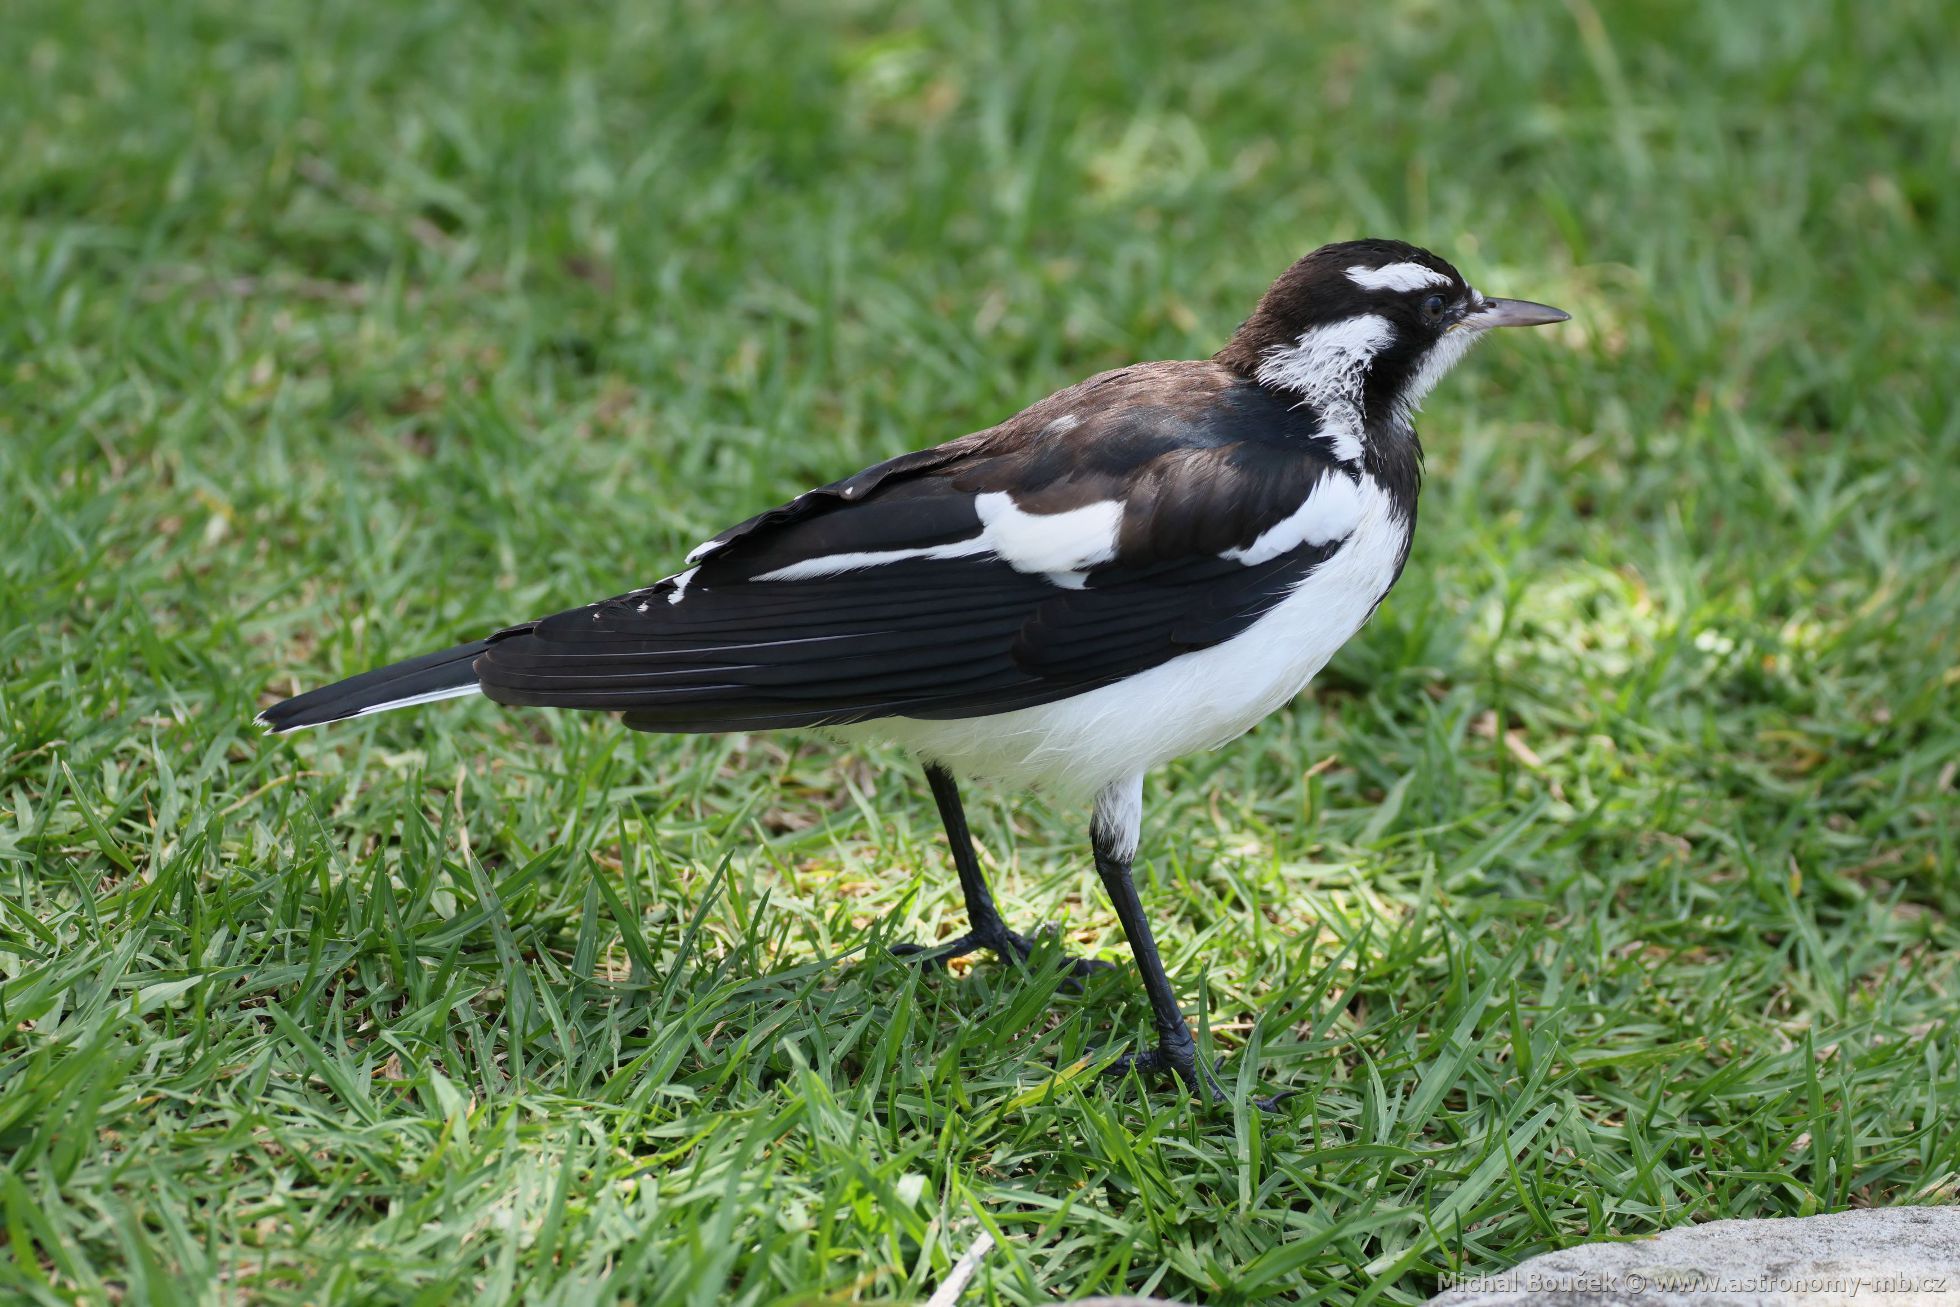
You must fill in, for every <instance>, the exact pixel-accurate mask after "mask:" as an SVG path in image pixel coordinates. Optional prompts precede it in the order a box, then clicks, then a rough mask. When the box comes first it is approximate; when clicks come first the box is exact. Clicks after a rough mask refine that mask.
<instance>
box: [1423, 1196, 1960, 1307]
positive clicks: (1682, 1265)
mask: <svg viewBox="0 0 1960 1307" xmlns="http://www.w3.org/2000/svg"><path fill="white" fill-rule="evenodd" d="M1830 1302H1844V1303H1857V1304H1882V1307H1960V1208H1956V1207H1883V1208H1873V1209H1871V1210H1869V1211H1862V1212H1838V1213H1835V1214H1833V1215H1829V1216H1805V1217H1791V1218H1787V1219H1783V1220H1767V1221H1710V1222H1709V1223H1708V1224H1706V1225H1684V1226H1681V1227H1679V1228H1678V1229H1673V1230H1667V1231H1664V1232H1663V1233H1661V1234H1658V1235H1655V1236H1653V1237H1652V1238H1649V1239H1638V1240H1634V1241H1632V1242H1628V1243H1589V1244H1581V1245H1579V1246H1578V1247H1575V1248H1566V1249H1563V1250H1561V1251H1559V1252H1555V1253H1545V1254H1544V1255H1542V1256H1539V1257H1533V1258H1531V1259H1530V1260H1529V1261H1525V1262H1521V1263H1519V1264H1518V1265H1517V1266H1514V1267H1512V1268H1511V1269H1510V1270H1508V1271H1502V1272H1499V1273H1497V1274H1495V1275H1489V1276H1484V1277H1482V1278H1480V1279H1475V1280H1466V1281H1464V1282H1461V1283H1459V1284H1457V1285H1456V1286H1455V1287H1453V1288H1451V1289H1449V1290H1448V1291H1447V1292H1445V1293H1442V1294H1439V1295H1438V1296H1437V1297H1435V1298H1432V1299H1430V1307H1514V1305H1516V1307H1522V1305H1523V1304H1526V1303H1556V1304H1568V1305H1569V1307H1743V1305H1744V1304H1747V1305H1748V1307H1795V1305H1796V1304H1800V1303H1801V1304H1806V1307H1810V1305H1814V1304H1818V1303H1830Z"/></svg>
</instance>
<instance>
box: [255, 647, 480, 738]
mask: <svg viewBox="0 0 1960 1307" xmlns="http://www.w3.org/2000/svg"><path fill="white" fill-rule="evenodd" d="M489 647H490V642H489V641H488V640H472V641H470V642H469V643H468V644H459V645H457V646H456V647H455V648H453V649H444V650H442V651H441V652H440V653H432V654H423V655H422V656H421V657H420V658H411V659H409V660H408V661H407V662H401V663H393V664H390V665H389V666H387V667H377V668H375V669H374V670H373V671H371V672H362V673H361V674H360V675H359V676H350V677H349V678H347V679H346V680H344V681H336V682H335V683H334V684H332V685H325V686H322V687H320V688H319V689H317V690H308V691H307V692H306V693H305V694H302V695H299V696H297V697H295V698H292V699H288V700H286V701H285V702H284V703H275V704H273V705H272V706H271V707H270V708H267V709H266V710H265V711H264V712H262V713H260V714H259V724H260V725H261V726H264V727H265V728H266V729H267V730H269V731H272V732H273V733H275V734H277V733H279V732H281V731H297V730H299V729H300V728H301V727H305V726H321V725H324V724H325V723H327V722H337V721H340V720H341V719H343V718H347V717H360V716H364V715H366V714H368V713H378V712H387V711H388V710H389V709H390V708H406V707H407V706H408V705H410V704H413V703H433V702H434V701H435V700H437V699H454V698H456V697H457V696H459V695H465V694H474V693H476V691H477V681H476V672H475V670H474V669H473V668H472V667H471V666H470V664H471V663H473V662H475V661H476V658H477V655H478V654H480V653H482V652H483V651H484V650H485V649H488V648H489Z"/></svg>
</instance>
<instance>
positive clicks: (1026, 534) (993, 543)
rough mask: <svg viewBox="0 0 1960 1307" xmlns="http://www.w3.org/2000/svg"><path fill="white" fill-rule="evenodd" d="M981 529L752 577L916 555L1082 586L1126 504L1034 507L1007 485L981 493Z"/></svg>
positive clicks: (1107, 554) (813, 572) (835, 569)
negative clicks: (972, 561) (1002, 566)
mask: <svg viewBox="0 0 1960 1307" xmlns="http://www.w3.org/2000/svg"><path fill="white" fill-rule="evenodd" d="M973 507H974V511H975V512H977V513H978V514H979V515H980V534H979V535H976V536H968V537H967V538H966V539H964V540H955V541H953V542H952V543H951V544H944V545H921V546H920V547H918V548H916V549H869V550H861V551H857V552H853V553H843V554H825V555H823V556H822V557H819V558H805V559H803V560H801V561H800V562H795V563H790V564H788V565H787V566H784V567H778V568H776V569H775V570H774V571H770V572H764V573H762V574H761V575H760V576H757V577H754V578H752V579H754V580H757V581H807V580H810V579H811V578H813V577H819V576H836V575H837V574H838V573H840V572H856V571H860V570H862V569H864V568H867V567H882V566H884V565H885V564H887V563H902V562H905V561H906V560H908V559H913V558H935V559H936V558H974V557H979V556H981V555H986V556H989V557H993V558H998V559H1000V561H1001V562H1003V563H1006V564H1007V565H1008V566H1009V567H1011V568H1013V569H1014V570H1015V571H1017V572H1038V573H1042V574H1045V575H1046V576H1047V577H1048V579H1049V580H1050V581H1053V582H1054V583H1055V584H1056V585H1058V586H1061V587H1062V588H1064V589H1070V590H1079V589H1081V588H1082V586H1083V578H1082V576H1081V575H1080V573H1082V572H1083V571H1084V570H1085V569H1087V568H1091V567H1094V566H1096V565H1097V564H1099V563H1106V562H1108V561H1109V560H1110V559H1112V558H1114V557H1116V532H1117V529H1118V528H1119V527H1121V526H1122V524H1123V505H1122V504H1121V503H1119V502H1118V501H1116V500H1114V499H1105V500H1102V501H1101V502H1099V503H1094V504H1085V505H1083V506H1082V507H1081V508H1072V509H1069V510H1068V511H1067V512H1065V513H1030V512H1027V511H1025V510H1023V509H1022V508H1021V507H1020V506H1019V505H1018V504H1016V503H1015V502H1014V498H1013V496H1012V495H1010V494H1008V493H1007V492H1006V491H1004V490H997V491H991V492H989V493H987V494H983V495H976V496H975V497H974V500H973Z"/></svg>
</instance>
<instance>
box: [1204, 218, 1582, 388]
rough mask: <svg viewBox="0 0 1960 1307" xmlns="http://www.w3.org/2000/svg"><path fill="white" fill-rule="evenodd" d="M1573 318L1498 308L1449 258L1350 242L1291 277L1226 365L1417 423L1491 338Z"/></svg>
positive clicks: (1535, 309) (1225, 353)
mask: <svg viewBox="0 0 1960 1307" xmlns="http://www.w3.org/2000/svg"><path fill="white" fill-rule="evenodd" d="M1570 316H1571V315H1570V314H1568V313H1565V312H1563V311H1562V310H1559V309H1555V308H1552V307H1551V306H1550V305H1546V304H1534V303H1532V302H1531V301H1529V300H1506V299H1493V298H1490V297H1489V296H1486V295H1485V294H1484V293H1483V292H1481V291H1479V290H1476V289H1473V288H1472V287H1471V285H1470V284H1469V283H1468V282H1467V281H1465V280H1464V279H1463V274H1461V273H1459V272H1458V271H1457V270H1456V269H1455V268H1454V267H1453V266H1451V264H1450V263H1449V261H1448V260H1446V259H1442V258H1439V257H1438V256H1436V255H1434V254H1431V253H1430V252H1429V251H1428V250H1425V249H1421V248H1419V247H1417V246H1414V245H1409V244H1407V243H1405V242H1402V241H1391V240H1361V241H1343V242H1340V243H1339V244H1334V245H1323V246H1321V247H1320V248H1319V249H1317V250H1315V251H1314V252H1313V253H1311V254H1309V255H1307V256H1306V257H1305V258H1303V259H1301V260H1300V261H1299V262H1297V263H1295V264H1294V265H1293V266H1292V267H1290V268H1288V269H1287V270H1286V271H1285V272H1283V273H1281V274H1280V277H1279V280H1277V281H1275V282H1274V283H1273V284H1272V286H1271V287H1269V288H1268V289H1267V291H1266V293H1265V294H1264V295H1263V296H1261V297H1260V300H1259V306H1258V307H1257V308H1255V309H1254V310H1253V311H1252V316H1251V317H1249V318H1247V319H1246V320H1245V322H1244V323H1243V324H1241V325H1240V327H1239V329H1238V331H1237V332H1236V333H1235V334H1234V335H1233V337H1232V340H1231V343H1230V344H1228V345H1227V346H1226V347H1225V348H1224V349H1223V350H1221V351H1220V352H1219V354H1218V360H1219V362H1221V363H1224V364H1226V365H1227V366H1229V367H1232V368H1235V369H1236V370H1238V371H1240V372H1242V373H1244V374H1245V375H1247V376H1251V377H1255V378H1257V379H1258V380H1259V382H1260V383H1261V384H1263V385H1265V386H1268V387H1270V388H1273V389H1276V390H1284V391H1291V392H1294V393H1297V394H1299V395H1300V396H1302V398H1304V399H1306V400H1308V401H1310V402H1312V403H1314V404H1315V405H1316V406H1319V407H1321V408H1323V409H1326V408H1333V407H1340V408H1345V409H1347V410H1350V411H1352V412H1355V413H1357V414H1359V415H1360V416H1361V417H1362V418H1363V419H1364V420H1367V421H1370V422H1373V421H1380V420H1388V421H1401V422H1406V421H1407V420H1408V417H1409V415H1410V414H1411V413H1413V412H1414V411H1415V410H1416V409H1417V408H1418V407H1419V406H1420V405H1421V403H1422V401H1423V398H1424V397H1425V396H1426V395H1428V393H1429V392H1430V390H1431V389H1432V388H1434V386H1435V385H1436V383H1437V382H1438V381H1441V380H1442V379H1443V375H1444V374H1445V373H1447V372H1448V371H1449V370H1450V368H1451V367H1453V366H1455V364H1456V362H1457V360H1459V359H1461V358H1462V357H1463V355H1464V354H1465V353H1466V352H1467V351H1468V350H1469V348H1470V346H1471V345H1473V344H1475V343H1476V342H1477V341H1478V339H1480V338H1481V337H1482V336H1483V334H1484V333H1485V332H1487V331H1489V330H1490V329H1491V328H1493V327H1532V326H1539V325H1542V324H1544V323H1550V322H1564V321H1565V320H1566V319H1567V318H1569V317H1570Z"/></svg>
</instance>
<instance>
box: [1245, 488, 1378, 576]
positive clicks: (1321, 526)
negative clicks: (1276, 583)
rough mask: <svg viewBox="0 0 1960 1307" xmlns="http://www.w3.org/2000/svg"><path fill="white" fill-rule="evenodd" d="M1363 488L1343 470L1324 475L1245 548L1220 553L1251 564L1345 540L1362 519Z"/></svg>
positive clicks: (1249, 565)
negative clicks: (1303, 496)
mask: <svg viewBox="0 0 1960 1307" xmlns="http://www.w3.org/2000/svg"><path fill="white" fill-rule="evenodd" d="M1361 507H1362V505H1361V488H1360V487H1359V486H1357V485H1356V484H1355V481H1354V478H1353V477H1349V476H1344V475H1342V474H1341V473H1338V472H1336V473H1333V474H1331V475H1328V476H1324V477H1322V478H1321V479H1320V480H1319V481H1318V482H1316V483H1315V484H1314V488H1313V490H1312V491H1311V492H1309V493H1308V495H1307V497H1306V499H1304V500H1302V501H1301V503H1300V506H1299V507H1298V508H1296V509H1294V510H1293V511H1292V512H1291V513H1289V514H1287V516H1286V517H1285V519H1284V520H1282V521H1279V522H1275V523H1273V525H1271V526H1269V527H1267V528H1266V529H1265V530H1264V531H1261V532H1260V533H1259V538H1258V539H1257V540H1254V541H1253V542H1252V543H1251V544H1249V545H1247V546H1245V547H1244V548H1243V549H1227V550H1226V551H1225V552H1224V553H1222V554H1220V555H1219V557H1221V558H1229V559H1232V560H1233V561H1234V562H1239V563H1244V564H1245V565H1246V566H1247V567H1252V566H1254V565H1256V564H1259V563H1268V562H1271V561H1272V560H1273V559H1275V558H1278V557H1279V556H1280V555H1281V554H1290V553H1292V552H1293V551H1294V550H1295V549H1298V548H1299V547H1300V546H1301V545H1325V544H1331V543H1333V542H1334V541H1336V540H1345V539H1347V538H1348V537H1349V536H1350V535H1353V534H1354V529H1355V527H1356V526H1358V525H1360V522H1361Z"/></svg>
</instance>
